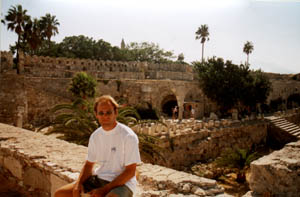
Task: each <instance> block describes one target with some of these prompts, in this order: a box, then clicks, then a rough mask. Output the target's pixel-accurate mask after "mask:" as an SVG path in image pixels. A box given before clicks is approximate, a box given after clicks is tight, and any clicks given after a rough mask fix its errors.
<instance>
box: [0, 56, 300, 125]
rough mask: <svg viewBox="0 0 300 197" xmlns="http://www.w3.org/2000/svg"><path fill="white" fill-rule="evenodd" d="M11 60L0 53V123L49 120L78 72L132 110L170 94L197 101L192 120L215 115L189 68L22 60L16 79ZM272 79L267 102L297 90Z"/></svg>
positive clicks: (291, 83)
mask: <svg viewBox="0 0 300 197" xmlns="http://www.w3.org/2000/svg"><path fill="white" fill-rule="evenodd" d="M12 59H13V56H12V54H11V53H9V52H1V67H0V82H1V83H0V90H1V92H0V121H1V122H4V123H8V124H14V125H17V122H19V123H20V122H21V124H19V125H22V123H23V125H24V124H25V123H31V124H36V125H39V124H40V123H42V122H43V121H44V120H45V119H46V120H47V117H48V115H49V114H48V112H49V109H50V108H51V107H52V106H54V105H55V104H59V103H62V102H69V101H70V100H71V98H72V97H71V94H70V93H69V92H68V91H67V89H68V85H69V83H70V81H71V78H72V77H73V76H75V74H76V73H77V72H79V71H86V72H87V73H89V74H90V75H92V76H93V77H95V78H96V79H97V81H98V84H97V91H98V94H99V95H100V94H111V95H112V96H114V97H115V98H117V99H125V100H126V101H127V102H128V103H129V104H132V105H135V104H138V103H143V102H148V103H150V104H152V106H153V107H155V108H156V109H158V110H161V107H162V102H163V100H164V99H165V98H166V97H167V96H168V95H173V96H174V97H176V100H177V102H178V104H179V105H183V103H184V102H185V101H187V100H186V98H188V97H187V95H188V94H191V95H193V98H194V99H195V100H197V102H198V101H199V102H198V104H197V105H198V108H197V109H195V110H196V118H202V117H203V116H204V114H209V113H210V112H211V111H214V109H212V107H211V106H210V105H211V104H212V102H211V101H209V100H208V99H205V98H204V97H205V95H204V94H203V93H202V90H201V89H200V88H199V85H198V82H197V81H195V80H193V79H194V78H193V76H194V74H193V72H192V68H191V66H187V65H182V64H179V65H177V64H170V65H165V64H153V63H146V62H115V61H96V60H80V59H69V58H50V57H37V56H22V55H20V62H21V63H20V71H21V74H19V75H17V74H16V70H15V69H12V67H13V66H12V65H13V63H12ZM269 75H270V74H269ZM270 76H271V77H273V78H274V79H272V80H271V81H272V84H273V91H272V92H271V95H270V96H269V99H268V100H269V101H270V100H271V99H276V98H278V97H280V96H283V98H287V97H288V95H290V94H292V93H295V92H299V91H300V82H299V81H295V80H288V79H287V77H283V76H281V75H280V78H278V77H277V78H276V76H277V75H274V76H275V77H274V76H273V75H270ZM199 92H200V94H199ZM191 95H190V96H191ZM188 101H189V102H193V100H188ZM48 119H49V118H48Z"/></svg>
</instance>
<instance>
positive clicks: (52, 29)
mask: <svg viewBox="0 0 300 197" xmlns="http://www.w3.org/2000/svg"><path fill="white" fill-rule="evenodd" d="M40 21H41V22H40V23H41V25H40V26H41V34H42V37H45V38H47V40H48V48H50V46H51V37H52V36H55V35H56V34H58V27H57V26H59V25H60V24H59V22H58V20H57V19H56V18H55V16H51V14H49V13H47V14H46V15H45V16H42V17H41V19H40Z"/></svg>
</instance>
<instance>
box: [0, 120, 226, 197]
mask: <svg viewBox="0 0 300 197" xmlns="http://www.w3.org/2000/svg"><path fill="white" fill-rule="evenodd" d="M86 154H87V148H86V147H84V146H79V145H76V144H72V143H68V142H66V141H62V140H59V139H56V138H55V137H54V136H45V135H43V134H40V133H36V132H31V131H28V130H25V129H21V128H16V127H13V126H9V125H5V124H2V123H0V173H2V175H3V176H5V177H7V179H8V180H9V181H12V182H14V183H15V184H16V185H17V186H19V187H22V188H23V189H24V192H26V193H27V194H28V195H29V196H30V195H31V196H39V197H44V196H45V197H46V196H47V197H48V196H53V194H54V191H55V190H56V189H57V188H58V187H60V186H62V185H64V184H66V183H70V182H73V181H74V180H76V179H77V178H78V176H79V172H80V170H81V168H82V166H83V163H84V161H85V158H86ZM137 174H138V180H139V184H138V189H137V191H138V192H137V194H136V195H135V196H136V197H147V196H149V194H150V195H151V193H153V194H155V193H159V194H161V195H158V196H172V195H175V196H177V195H178V196H204V195H205V196H214V195H216V194H219V195H222V194H224V189H223V188H222V187H220V186H218V185H217V184H216V181H214V180H210V179H205V178H200V177H197V176H194V175H190V174H187V173H184V172H179V171H176V170H172V169H168V168H165V167H161V166H157V165H151V164H141V165H140V166H138V168H137ZM152 196H153V195H152ZM154 196H155V195H154Z"/></svg>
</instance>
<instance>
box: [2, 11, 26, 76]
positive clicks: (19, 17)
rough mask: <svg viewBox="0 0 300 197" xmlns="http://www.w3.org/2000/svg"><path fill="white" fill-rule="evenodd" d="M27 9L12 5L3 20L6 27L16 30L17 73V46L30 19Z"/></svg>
mask: <svg viewBox="0 0 300 197" xmlns="http://www.w3.org/2000/svg"><path fill="white" fill-rule="evenodd" d="M26 12H27V10H25V9H24V10H23V8H22V6H21V5H16V6H12V7H11V8H10V9H9V10H8V13H7V15H6V16H5V21H7V29H8V30H11V31H14V32H16V34H18V41H17V45H16V50H17V73H19V67H18V61H19V48H20V41H21V37H22V35H23V34H24V31H25V26H26V24H27V23H28V21H29V20H30V16H29V15H27V14H26Z"/></svg>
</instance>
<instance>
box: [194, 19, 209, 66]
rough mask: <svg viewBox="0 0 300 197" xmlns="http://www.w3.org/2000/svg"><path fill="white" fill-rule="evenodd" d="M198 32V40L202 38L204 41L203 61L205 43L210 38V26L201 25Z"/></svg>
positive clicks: (202, 41)
mask: <svg viewBox="0 0 300 197" xmlns="http://www.w3.org/2000/svg"><path fill="white" fill-rule="evenodd" d="M195 33H196V40H199V39H200V40H201V41H200V42H201V43H202V62H203V61H204V59H203V55H204V43H205V42H206V40H207V41H208V40H209V37H208V36H209V32H208V26H207V25H201V27H198V30H197V31H196V32H195Z"/></svg>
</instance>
